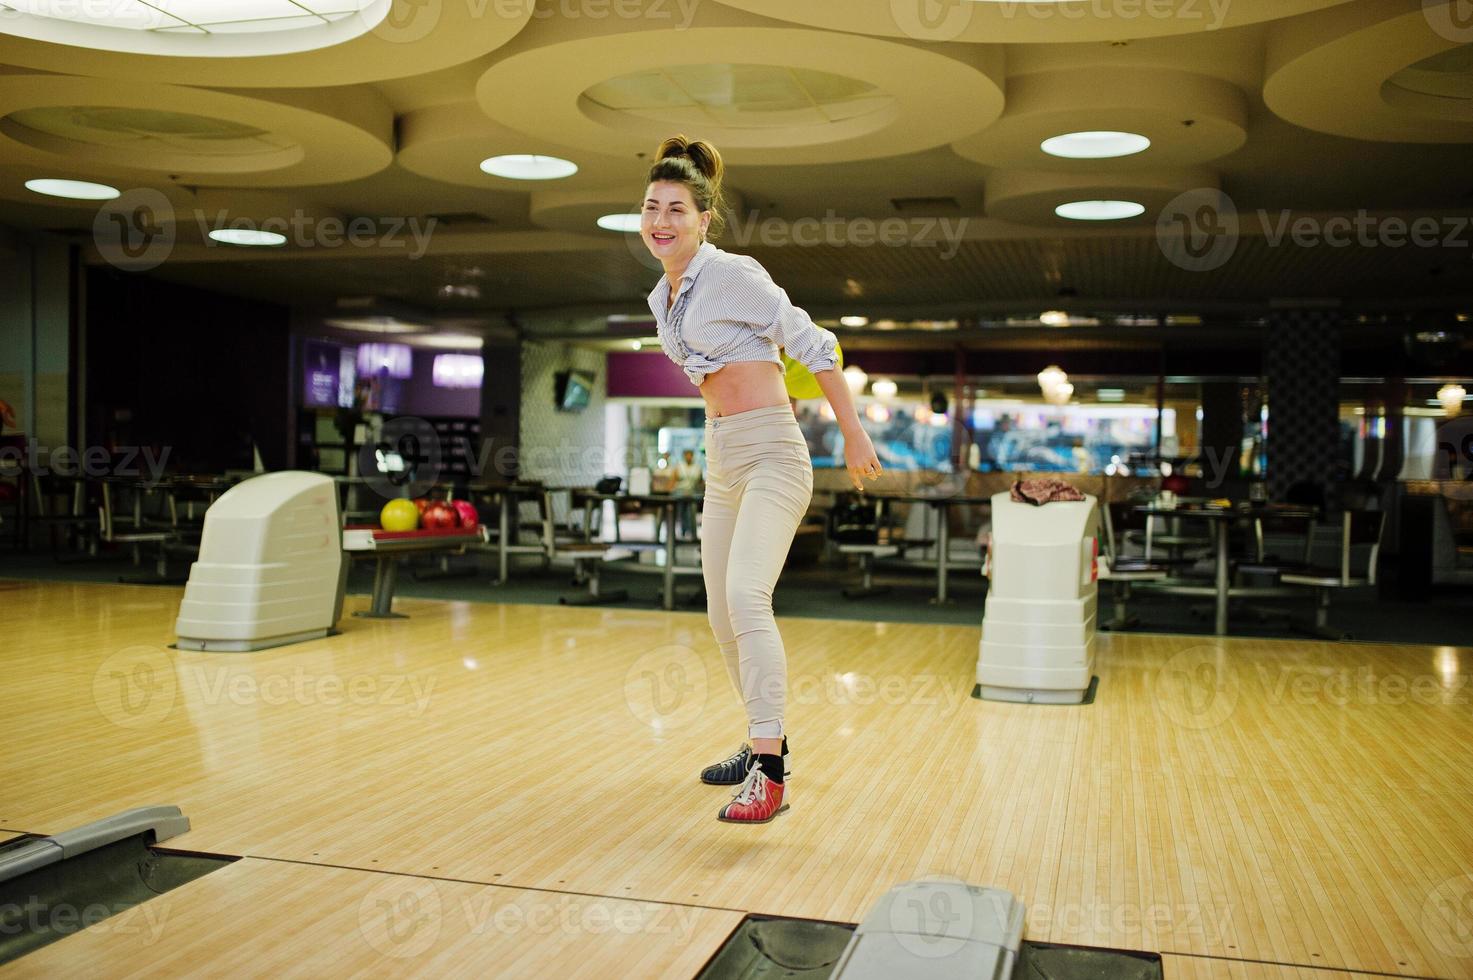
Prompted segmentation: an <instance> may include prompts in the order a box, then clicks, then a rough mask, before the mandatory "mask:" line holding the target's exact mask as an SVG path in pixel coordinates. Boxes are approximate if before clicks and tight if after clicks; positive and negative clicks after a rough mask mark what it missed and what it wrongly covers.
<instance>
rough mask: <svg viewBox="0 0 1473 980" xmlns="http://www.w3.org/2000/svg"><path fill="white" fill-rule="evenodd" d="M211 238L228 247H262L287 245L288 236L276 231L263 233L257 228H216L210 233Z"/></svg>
mask: <svg viewBox="0 0 1473 980" xmlns="http://www.w3.org/2000/svg"><path fill="white" fill-rule="evenodd" d="M210 238H212V239H213V240H215V241H217V242H223V243H224V244H226V245H243V246H260V245H285V244H286V236H285V235H282V234H279V233H277V232H274V231H261V230H259V229H256V228H216V229H215V230H214V231H212V232H210Z"/></svg>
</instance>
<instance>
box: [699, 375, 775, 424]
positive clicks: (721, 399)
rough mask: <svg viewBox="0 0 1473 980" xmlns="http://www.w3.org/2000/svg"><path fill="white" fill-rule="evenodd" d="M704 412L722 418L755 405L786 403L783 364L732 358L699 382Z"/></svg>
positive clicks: (757, 406) (754, 407)
mask: <svg viewBox="0 0 1473 980" xmlns="http://www.w3.org/2000/svg"><path fill="white" fill-rule="evenodd" d="M701 397H702V398H704V399H706V414H707V415H709V416H711V417H713V418H723V417H725V416H728V415H736V414H738V413H740V412H750V411H752V410H753V409H756V408H771V407H772V406H774V405H787V404H789V402H788V390H787V389H786V388H784V387H783V372H782V368H781V367H780V366H778V365H776V364H773V363H772V362H771V361H734V362H732V363H731V364H727V365H725V366H724V367H722V369H721V370H720V371H716V372H713V373H712V374H708V375H706V380H705V381H703V382H701Z"/></svg>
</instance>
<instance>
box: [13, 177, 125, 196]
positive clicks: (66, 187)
mask: <svg viewBox="0 0 1473 980" xmlns="http://www.w3.org/2000/svg"><path fill="white" fill-rule="evenodd" d="M26 189H27V190H32V191H35V192H36V193H37V194H45V195H47V196H49V197H65V198H69V199H71V200H73V201H111V200H112V199H113V198H115V197H118V196H119V191H118V189H117V188H116V187H109V186H108V185H107V184H94V183H91V182H90V181H86V180H58V179H55V178H51V177H41V178H37V179H36V180H28V181H26Z"/></svg>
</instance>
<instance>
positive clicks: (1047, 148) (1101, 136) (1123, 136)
mask: <svg viewBox="0 0 1473 980" xmlns="http://www.w3.org/2000/svg"><path fill="white" fill-rule="evenodd" d="M1150 145H1151V141H1150V140H1148V139H1146V137H1144V136H1141V135H1139V134H1137V133H1117V132H1110V131H1105V130H1101V131H1097V132H1085V133H1065V134H1064V135H1063V136H1055V137H1052V138H1051V139H1046V140H1044V141H1043V142H1042V143H1040V144H1039V147H1038V148H1039V149H1040V150H1042V151H1043V152H1045V153H1047V154H1049V155H1050V156H1055V157H1065V158H1067V159H1070V160H1104V159H1107V158H1109V157H1128V156H1130V155H1131V154H1132V153H1140V152H1141V151H1143V150H1145V149H1147V148H1148V147H1149V146H1150Z"/></svg>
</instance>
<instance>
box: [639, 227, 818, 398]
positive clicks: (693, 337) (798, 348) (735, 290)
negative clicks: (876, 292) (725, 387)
mask: <svg viewBox="0 0 1473 980" xmlns="http://www.w3.org/2000/svg"><path fill="white" fill-rule="evenodd" d="M649 299H650V312H652V313H654V315H655V323H656V324H657V325H658V327H659V334H660V346H661V347H662V348H664V350H665V355H666V356H667V357H669V358H670V360H672V361H674V362H675V363H676V364H679V365H680V366H681V368H682V369H684V371H685V376H686V377H687V378H689V379H690V383H691V384H693V385H695V386H696V387H698V388H699V387H700V385H701V382H702V381H704V380H706V375H708V374H713V373H715V372H716V371H719V370H721V368H722V366H723V365H726V364H731V363H733V362H735V361H770V362H771V363H773V364H777V365H781V364H782V358H781V357H779V356H778V348H782V349H783V350H784V351H786V352H787V355H788V356H789V357H791V358H792V359H793V360H795V361H797V362H798V363H800V364H802V365H803V366H804V367H806V368H807V369H808V370H810V371H814V372H817V371H827V370H829V369H831V368H833V367H836V366H837V365H838V357H837V356H836V355H835V353H834V345H835V344H836V343H837V342H838V341H837V338H835V337H834V335H833V333H831V332H830V331H828V330H825V329H823V328H822V327H819V326H817V325H815V324H814V322H813V320H811V319H810V318H809V316H808V314H807V313H804V312H803V311H802V310H801V309H799V308H798V307H796V306H794V305H793V304H792V302H791V301H789V299H788V294H787V292H785V291H784V290H783V289H782V287H780V286H778V285H777V283H775V282H773V281H772V277H771V276H769V275H768V274H767V270H766V269H764V268H762V266H761V264H760V263H758V261H757V260H756V259H754V258H752V257H750V256H747V255H736V254H734V253H731V252H723V251H722V250H721V249H719V248H717V247H716V246H715V245H712V244H711V243H710V242H702V243H701V247H700V248H699V249H697V250H696V254H695V255H694V256H692V258H691V260H690V264H689V265H687V266H686V267H685V275H684V276H682V277H681V280H680V292H679V293H678V294H677V295H676V297H675V305H674V306H671V305H670V280H669V279H667V278H665V277H663V276H662V277H661V278H660V282H659V284H658V285H656V286H655V288H654V289H653V290H652V291H651V292H650V297H649Z"/></svg>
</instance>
